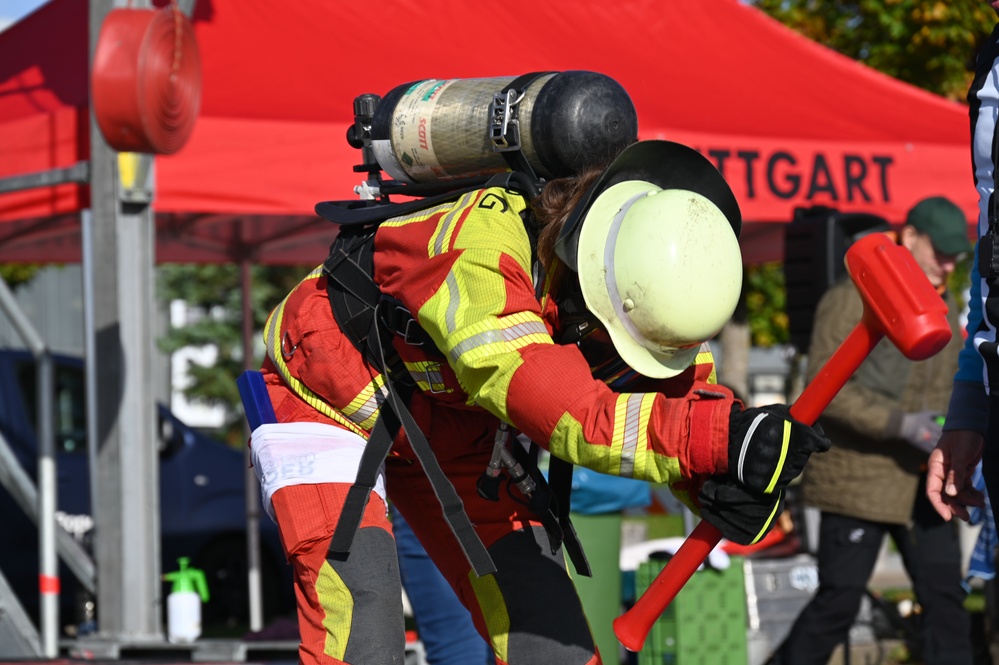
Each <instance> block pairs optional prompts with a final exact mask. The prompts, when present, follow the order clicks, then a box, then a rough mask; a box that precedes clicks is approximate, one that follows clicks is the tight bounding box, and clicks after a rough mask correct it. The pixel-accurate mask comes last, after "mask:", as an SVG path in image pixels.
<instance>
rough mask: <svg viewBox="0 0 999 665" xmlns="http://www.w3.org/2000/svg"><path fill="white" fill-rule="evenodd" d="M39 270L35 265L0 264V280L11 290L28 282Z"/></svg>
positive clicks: (38, 266) (39, 267)
mask: <svg viewBox="0 0 999 665" xmlns="http://www.w3.org/2000/svg"><path fill="white" fill-rule="evenodd" d="M40 269H41V266H40V265H38V264H37V263H3V264H0V279H3V281H4V282H6V283H7V286H9V287H10V288H11V289H12V290H13V289H16V288H17V287H18V286H20V285H21V284H26V283H27V282H30V281H31V280H32V279H33V278H34V276H35V275H36V274H38V271H39V270H40Z"/></svg>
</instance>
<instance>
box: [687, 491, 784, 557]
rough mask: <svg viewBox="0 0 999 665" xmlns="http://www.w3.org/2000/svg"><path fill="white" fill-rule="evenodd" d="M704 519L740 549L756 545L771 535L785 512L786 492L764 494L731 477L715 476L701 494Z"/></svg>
mask: <svg viewBox="0 0 999 665" xmlns="http://www.w3.org/2000/svg"><path fill="white" fill-rule="evenodd" d="M699 498H700V501H701V517H703V518H704V519H706V520H707V521H708V522H710V523H711V524H713V525H714V526H715V527H717V528H718V530H719V531H721V533H722V535H723V536H725V537H726V538H728V539H729V540H731V541H732V542H733V543H738V544H739V545H752V544H753V543H755V542H757V541H758V540H759V539H760V538H762V537H763V536H765V535H767V533H768V532H769V531H770V529H772V528H773V526H774V524H776V523H777V518H778V517H779V516H780V514H781V513H782V512H783V511H784V492H783V491H782V490H776V491H775V492H774V493H773V494H761V493H759V492H753V491H751V490H748V489H746V488H745V487H743V486H742V485H740V484H739V483H737V482H735V481H734V480H732V479H731V478H729V477H727V476H711V477H710V478H708V479H707V480H706V481H705V482H704V486H703V487H702V488H701V494H700V497H699Z"/></svg>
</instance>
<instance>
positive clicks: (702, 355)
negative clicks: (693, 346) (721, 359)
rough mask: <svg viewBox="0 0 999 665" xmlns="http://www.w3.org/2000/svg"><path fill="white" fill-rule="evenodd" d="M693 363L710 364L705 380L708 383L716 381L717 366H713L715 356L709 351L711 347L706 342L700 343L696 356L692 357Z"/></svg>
mask: <svg viewBox="0 0 999 665" xmlns="http://www.w3.org/2000/svg"><path fill="white" fill-rule="evenodd" d="M694 364H695V365H712V367H711V372H710V373H709V374H708V378H707V379H706V381H707V382H708V383H718V368H717V367H714V364H715V357H714V355H713V354H712V353H711V349H710V347H709V346H708V343H707V342H705V343H704V344H702V345H701V350H700V351H698V352H697V356H696V357H695V358H694Z"/></svg>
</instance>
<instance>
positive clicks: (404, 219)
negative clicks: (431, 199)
mask: <svg viewBox="0 0 999 665" xmlns="http://www.w3.org/2000/svg"><path fill="white" fill-rule="evenodd" d="M453 205H454V204H453V203H442V204H440V205H436V206H434V207H433V208H427V209H426V210H417V211H416V212H412V213H410V214H408V215H402V216H400V217H393V218H391V219H387V220H385V221H384V222H382V223H381V226H405V225H406V224H412V223H413V222H422V221H424V220H427V219H430V218H431V217H433V216H434V215H437V214H439V213H441V212H443V211H445V210H447V209H448V208H450V207H451V206H453Z"/></svg>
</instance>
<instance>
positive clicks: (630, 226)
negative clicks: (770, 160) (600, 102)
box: [556, 141, 742, 378]
mask: <svg viewBox="0 0 999 665" xmlns="http://www.w3.org/2000/svg"><path fill="white" fill-rule="evenodd" d="M650 159H652V160H654V161H652V162H650V161H649V160H650ZM636 167H637V168H636ZM574 213H575V214H573V215H571V216H570V219H569V220H568V221H567V223H566V226H567V227H568V226H570V225H572V226H573V228H572V229H571V230H568V231H567V230H566V229H565V228H564V229H563V234H562V236H561V237H560V239H559V243H558V246H557V249H556V251H557V253H558V254H559V256H560V258H562V260H563V261H565V262H566V263H567V264H568V265H569V266H570V267H571V268H573V269H574V270H575V271H576V272H577V274H578V275H579V284H580V289H581V291H582V295H583V301H584V303H585V305H586V308H587V309H588V310H589V311H590V312H591V313H592V314H593V315H594V316H596V318H597V319H598V320H599V321H600V322H601V324H603V326H604V327H605V328H606V330H607V333H608V334H609V336H610V338H611V341H612V342H613V344H614V347H615V349H616V350H617V352H618V354H620V356H621V358H622V359H623V360H624V361H625V362H626V363H627V364H628V365H629V366H630V367H631V368H633V369H634V370H636V371H637V372H639V373H641V374H644V375H646V376H649V377H653V378H667V377H670V376H674V375H676V374H679V373H680V372H682V371H683V370H684V369H686V368H687V367H688V366H690V364H691V363H692V362H693V360H694V358H695V357H696V355H697V352H698V349H699V347H700V346H701V344H702V343H703V342H705V341H707V340H708V339H710V338H712V337H714V336H715V335H716V334H718V332H719V331H720V330H721V329H722V327H723V326H724V325H725V323H726V322H727V321H728V320H729V319H730V318H731V316H732V314H733V312H734V311H735V307H736V305H737V304H738V301H739V296H740V294H741V291H742V254H741V252H740V249H739V240H738V236H737V232H738V229H739V228H740V226H741V216H740V215H739V208H738V204H737V203H736V202H735V197H734V196H733V195H732V193H731V190H730V189H729V188H728V185H727V183H725V181H724V179H723V178H722V177H721V174H719V173H718V171H717V170H716V169H715V168H714V166H712V165H711V163H710V162H708V161H707V160H706V159H704V158H703V157H702V156H701V155H700V154H699V153H697V152H696V151H694V150H692V149H690V148H687V147H686V146H682V145H680V144H676V143H670V142H667V141H647V142H643V143H636V144H633V145H632V146H630V147H629V148H628V149H626V150H625V151H624V152H623V153H622V154H621V155H620V156H619V157H618V158H617V159H616V160H615V161H614V162H613V163H612V164H611V166H610V167H608V169H607V170H606V171H605V172H604V174H603V175H601V177H600V179H598V181H597V183H596V184H595V185H594V187H592V188H591V190H590V191H589V192H588V196H587V197H586V198H585V200H584V202H583V203H581V204H580V206H578V207H577V210H575V211H574ZM570 252H571V258H572V261H571V262H570V261H567V260H566V256H565V255H567V254H568V253H570Z"/></svg>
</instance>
